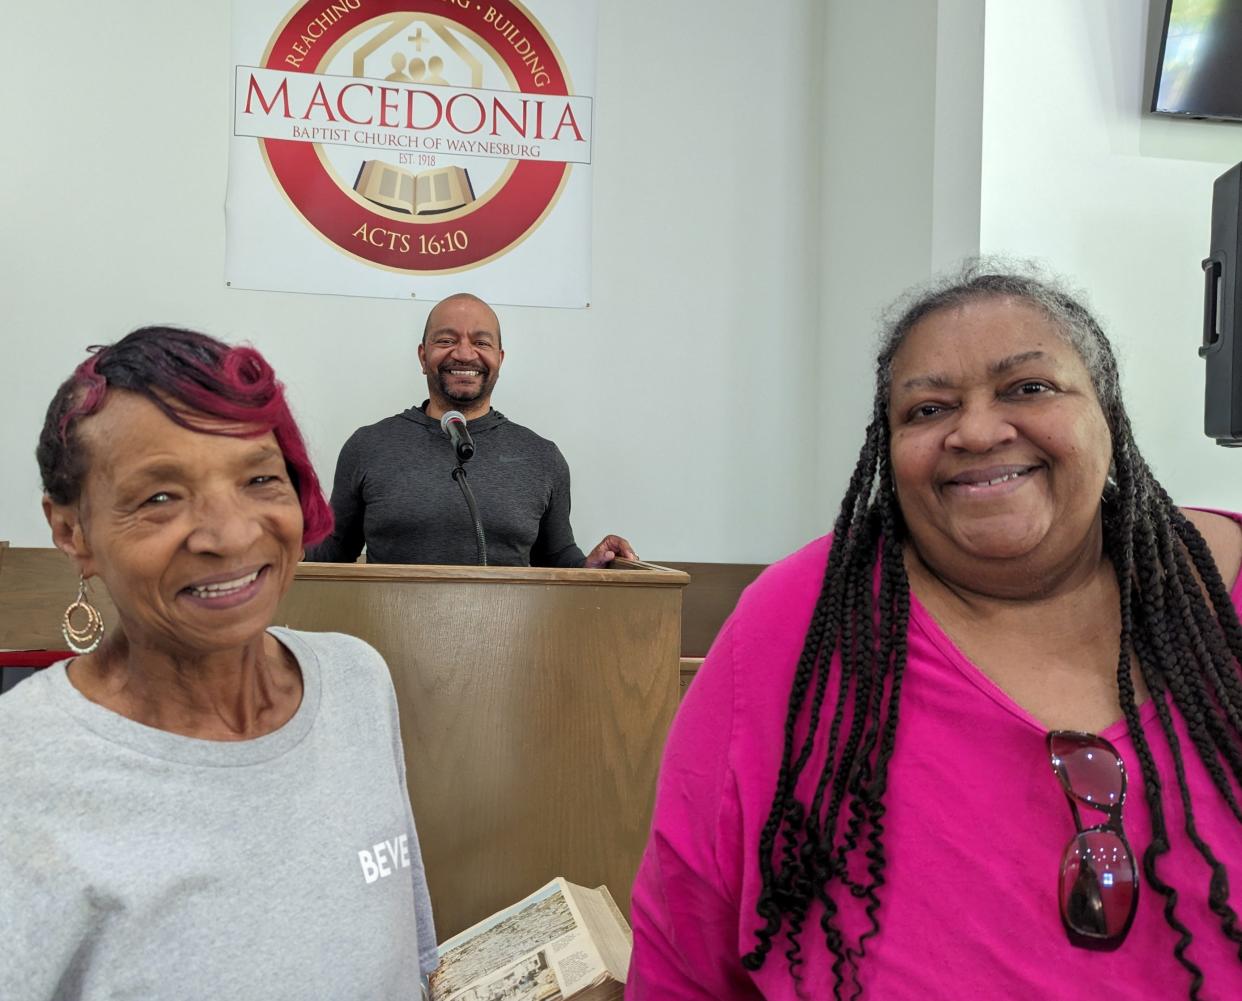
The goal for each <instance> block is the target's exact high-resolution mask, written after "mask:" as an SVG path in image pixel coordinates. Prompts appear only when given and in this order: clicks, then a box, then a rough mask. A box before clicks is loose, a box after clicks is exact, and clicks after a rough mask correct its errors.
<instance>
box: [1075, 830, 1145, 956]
mask: <svg viewBox="0 0 1242 1001" xmlns="http://www.w3.org/2000/svg"><path fill="white" fill-rule="evenodd" d="M1137 890H1138V879H1137V874H1136V873H1135V871H1134V857H1133V856H1132V855H1131V854H1130V850H1129V849H1128V848H1127V847H1126V846H1125V842H1123V841H1122V840H1121V838H1119V837H1118V836H1117V835H1116V834H1114V833H1113V832H1112V831H1086V832H1085V833H1083V834H1079V835H1077V836H1075V838H1074V840H1073V841H1071V842H1070V844H1069V847H1068V848H1066V849H1065V857H1064V858H1063V859H1062V860H1061V917H1062V919H1063V920H1064V921H1065V924H1066V926H1067V927H1069V928H1072V929H1073V930H1074V931H1076V932H1078V934H1080V935H1085V936H1086V937H1088V938H1098V939H1107V938H1112V937H1114V936H1116V935H1121V934H1122V933H1123V932H1124V931H1125V930H1126V927H1127V926H1128V925H1129V923H1130V915H1131V912H1132V911H1133V910H1134V904H1135V900H1136V891H1137Z"/></svg>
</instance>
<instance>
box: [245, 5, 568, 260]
mask: <svg viewBox="0 0 1242 1001" xmlns="http://www.w3.org/2000/svg"><path fill="white" fill-rule="evenodd" d="M591 112H592V109H591V99H590V97H589V96H583V95H575V94H574V93H573V91H572V87H571V82H570V79H569V73H568V71H567V69H566V67H565V63H564V60H563V59H562V57H561V54H560V52H559V51H558V50H557V47H556V44H555V42H554V41H553V39H552V38H550V37H549V36H548V33H547V32H546V31H545V30H544V29H543V27H542V26H541V25H540V24H539V22H538V21H536V20H535V18H534V17H533V16H532V15H531V14H530V12H529V11H527V10H526V9H525V8H524V7H523V6H522V5H521V4H519V3H516V2H512V0H492V2H490V3H488V2H480V3H476V2H475V0H340V2H338V3H331V4H327V5H325V4H324V3H323V2H322V0H319V2H317V3H306V4H302V5H300V6H298V7H296V8H295V9H294V10H293V11H292V12H291V13H290V14H289V15H288V17H287V18H286V19H285V21H284V23H282V24H281V25H280V26H279V27H278V28H277V29H276V31H275V33H274V34H273V35H272V37H271V39H270V41H269V43H268V45H267V50H266V51H265V52H264V54H263V58H262V63H261V65H260V66H238V67H236V76H235V93H234V109H233V127H234V133H235V134H236V135H239V136H253V137H255V138H256V139H257V140H258V142H259V145H260V147H261V148H262V152H263V157H264V159H265V161H266V163H267V166H268V169H269V171H270V173H271V175H272V178H273V180H274V181H275V183H276V184H277V185H278V187H279V188H280V190H281V191H282V192H283V193H284V195H285V196H286V197H287V199H288V201H289V202H290V204H291V205H292V206H293V207H294V209H296V211H297V212H298V213H300V214H301V216H302V218H303V219H305V220H306V222H307V224H308V225H310V226H311V227H312V228H313V229H314V230H315V231H317V232H318V233H319V234H320V235H321V236H323V238H324V239H326V240H327V241H329V242H330V243H331V244H333V245H334V246H336V247H338V248H340V249H341V250H342V251H344V252H346V253H348V254H350V255H353V256H354V257H357V258H360V259H362V260H364V261H368V262H370V263H371V264H374V265H378V266H380V267H383V268H387V269H391V270H394V271H400V272H405V273H408V274H442V273H446V272H452V271H460V270H462V269H465V268H471V267H474V266H476V265H479V264H483V263H485V262H487V261H490V260H494V259H496V258H497V257H499V256H501V255H503V254H505V253H506V252H508V251H509V250H511V249H512V248H514V247H515V246H517V245H518V244H520V243H521V242H522V241H523V240H524V239H525V238H526V237H527V236H528V235H529V234H530V233H531V232H532V231H533V230H534V229H535V228H536V227H538V226H539V224H540V223H541V222H542V221H543V220H544V218H545V217H546V216H547V214H548V213H549V212H550V211H551V210H552V209H553V207H554V206H555V204H556V202H557V199H558V198H559V196H560V193H561V191H562V190H563V188H564V186H565V183H566V181H567V180H568V178H569V174H570V171H571V170H572V169H573V166H574V164H588V163H590V161H591V126H592V114H591Z"/></svg>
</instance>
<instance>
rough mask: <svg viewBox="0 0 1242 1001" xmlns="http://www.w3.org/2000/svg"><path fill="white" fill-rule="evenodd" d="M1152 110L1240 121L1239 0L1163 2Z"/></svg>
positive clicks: (1241, 22)
mask: <svg viewBox="0 0 1242 1001" xmlns="http://www.w3.org/2000/svg"><path fill="white" fill-rule="evenodd" d="M1151 110H1152V111H1154V112H1156V113H1158V114H1166V115H1181V116H1185V117H1189V118H1223V119H1228V120H1231V121H1242V0H1168V7H1167V8H1166V10H1165V15H1164V33H1163V35H1162V36H1161V39H1160V58H1159V60H1158V61H1157V63H1156V86H1155V90H1154V93H1153V94H1152V102H1151Z"/></svg>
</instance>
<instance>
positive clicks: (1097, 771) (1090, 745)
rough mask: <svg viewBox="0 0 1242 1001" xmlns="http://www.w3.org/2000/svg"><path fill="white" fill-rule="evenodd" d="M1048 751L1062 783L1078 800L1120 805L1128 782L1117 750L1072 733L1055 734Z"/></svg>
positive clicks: (1101, 804) (1104, 804) (1103, 804)
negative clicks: (1050, 752)
mask: <svg viewBox="0 0 1242 1001" xmlns="http://www.w3.org/2000/svg"><path fill="white" fill-rule="evenodd" d="M1049 749H1050V750H1051V751H1052V764H1053V767H1055V768H1056V770H1057V775H1059V776H1060V778H1061V782H1062V783H1063V784H1064V785H1065V787H1066V788H1067V789H1068V790H1069V791H1070V792H1071V793H1073V794H1074V795H1075V796H1077V797H1078V798H1079V799H1081V800H1084V801H1085V802H1088V803H1094V804H1096V805H1099V806H1105V807H1108V806H1116V805H1117V804H1118V803H1120V802H1121V797H1122V794H1123V793H1124V792H1125V788H1126V779H1125V772H1124V771H1123V770H1122V765H1121V761H1120V760H1119V759H1118V757H1117V755H1116V753H1115V752H1114V751H1112V750H1110V749H1109V748H1107V747H1105V746H1103V745H1102V744H1100V743H1099V742H1098V740H1097V739H1096V738H1089V737H1086V736H1079V735H1077V734H1072V733H1058V734H1053V735H1052V737H1051V739H1050V741H1049Z"/></svg>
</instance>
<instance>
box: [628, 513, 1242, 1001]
mask: <svg viewBox="0 0 1242 1001" xmlns="http://www.w3.org/2000/svg"><path fill="white" fill-rule="evenodd" d="M1232 517H1235V520H1242V519H1239V518H1237V516H1232ZM828 545H829V539H826V538H825V539H820V540H818V541H816V542H813V543H811V544H810V545H809V546H807V547H806V548H804V549H802V550H801V551H800V552H798V553H795V554H794V555H793V556H791V557H789V558H788V559H786V560H783V561H782V562H780V563H778V564H775V565H774V566H772V567H770V568H769V569H768V570H767V571H766V572H765V573H764V575H763V576H762V577H761V578H760V580H759V581H758V582H756V583H755V584H754V585H753V586H752V587H751V588H750V589H748V590H747V592H746V593H745V594H744V595H743V596H742V599H741V601H740V602H739V603H738V606H737V609H736V611H735V612H734V614H733V615H732V617H731V618H730V619H729V621H728V622H727V623H726V625H725V627H724V628H723V629H722V630H721V633H720V635H719V637H717V639H716V642H715V644H714V645H713V647H712V650H711V653H710V654H709V656H708V658H707V661H706V662H705V663H704V665H703V667H702V669H701V670H700V671H699V674H698V676H697V677H696V678H695V680H694V683H693V684H692V685H691V687H690V690H689V692H688V693H687V694H686V697H685V701H684V702H683V704H682V706H681V709H680V711H679V712H678V715H677V719H676V721H675V722H674V724H673V729H672V731H671V733H670V735H669V740H668V744H667V746H666V748H665V752H664V763H663V766H662V769H661V774H660V781H659V786H658V789H657V793H656V807H655V817H654V820H653V822H652V833H651V839H650V841H649V842H648V845H647V851H646V854H645V856H644V858H643V862H642V866H641V868H640V870H639V873H638V878H637V881H636V882H635V885H634V895H633V905H632V906H633V922H634V953H633V959H632V962H631V966H630V974H629V985H628V988H627V991H626V997H627V998H628V999H631V1001H678V999H688V998H693V999H702V1001H707V999H710V1001H726V999H733V998H769V999H782V1001H783V999H793V998H796V997H797V996H798V995H797V994H796V992H795V990H794V985H793V982H792V980H791V977H790V975H789V972H788V965H787V962H786V960H785V957H784V951H785V944H784V935H783V933H782V935H781V936H780V937H779V938H777V939H775V940H774V943H773V949H772V951H771V952H770V953H769V954H768V956H767V960H766V961H765V963H764V965H763V967H762V968H761V969H760V970H759V972H758V973H755V974H751V973H748V972H747V971H746V970H744V969H743V968H742V965H741V962H740V960H739V957H740V956H741V955H743V954H744V953H746V952H749V951H750V950H751V949H752V948H753V946H754V941H755V939H754V931H755V929H756V928H758V927H759V926H760V924H761V922H760V921H759V918H758V917H757V915H756V912H755V900H756V898H757V895H758V892H759V886H760V883H759V872H758V867H757V865H756V864H755V859H756V858H757V857H758V854H759V847H758V840H759V834H760V831H761V830H762V828H763V825H764V823H765V821H766V819H767V814H768V809H769V806H770V805H771V800H772V793H773V789H774V783H775V780H776V775H777V772H778V770H779V767H780V751H781V734H783V733H784V726H785V716H786V711H787V705H788V697H789V686H790V682H791V679H792V675H793V669H794V666H795V664H796V662H797V659H798V655H799V652H800V651H801V647H802V641H803V637H804V635H805V630H806V625H807V623H808V622H809V621H810V616H811V610H812V608H813V607H814V604H815V598H816V595H817V593H818V591H819V586H820V582H821V579H822V576H823V569H824V564H825V561H826V559H827V552H828ZM1233 600H1234V606H1235V607H1242V587H1239V586H1238V585H1237V584H1235V585H1234V589H1233ZM1015 655H1019V656H1020V655H1021V654H1020V651H1015ZM832 704H833V703H832V694H831V693H830V694H829V701H828V702H827V705H828V706H829V707H831V705H832ZM1140 715H1141V717H1142V719H1143V725H1144V727H1145V729H1146V731H1147V734H1148V739H1149V741H1150V743H1151V746H1152V749H1153V754H1154V755H1155V759H1156V763H1157V766H1158V768H1159V771H1160V774H1161V776H1162V777H1164V779H1165V782H1164V790H1165V791H1164V806H1165V816H1166V822H1167V825H1168V829H1169V832H1170V841H1171V842H1172V846H1173V847H1172V850H1171V851H1170V852H1169V853H1168V854H1167V855H1164V856H1162V857H1161V859H1160V860H1159V862H1158V870H1157V871H1158V872H1159V873H1160V874H1161V876H1162V877H1163V878H1164V879H1165V881H1166V882H1168V883H1171V884H1172V885H1173V886H1174V887H1175V888H1176V889H1177V890H1178V908H1177V913H1178V915H1179V917H1180V918H1181V919H1182V921H1183V922H1184V923H1185V924H1186V925H1187V926H1189V928H1190V929H1191V931H1192V932H1193V934H1194V941H1193V942H1192V944H1191V945H1190V948H1189V952H1188V956H1189V957H1190V959H1191V960H1192V961H1194V962H1195V963H1197V964H1198V965H1199V967H1200V968H1202V969H1203V971H1204V974H1205V976H1206V982H1205V985H1204V991H1203V997H1204V998H1207V999H1217V1001H1224V999H1226V998H1236V997H1242V964H1240V963H1239V960H1238V957H1237V955H1236V953H1232V952H1231V951H1230V948H1229V946H1228V941H1227V939H1226V938H1225V937H1224V934H1223V933H1222V931H1221V929H1220V924H1219V921H1218V920H1217V919H1216V917H1215V916H1214V915H1213V914H1212V913H1211V912H1210V911H1209V910H1208V906H1207V891H1208V877H1209V870H1208V868H1207V865H1206V864H1205V863H1204V862H1203V861H1202V859H1201V858H1200V856H1199V855H1198V853H1197V852H1196V851H1195V849H1194V847H1193V846H1192V845H1191V844H1190V842H1189V840H1188V839H1187V837H1186V835H1185V821H1184V814H1183V811H1182V807H1181V802H1180V799H1179V798H1178V794H1177V784H1176V778H1175V772H1174V767H1173V762H1172V758H1171V755H1170V753H1169V751H1168V748H1167V746H1166V741H1165V738H1164V736H1163V734H1162V733H1161V732H1160V725H1159V721H1158V720H1157V719H1156V713H1155V704H1154V702H1148V703H1147V704H1145V705H1143V706H1142V707H1140ZM1174 718H1175V720H1176V721H1177V724H1176V726H1177V731H1178V733H1179V734H1180V736H1181V741H1182V752H1183V758H1184V759H1185V762H1186V772H1187V777H1188V780H1189V783H1190V788H1191V789H1192V790H1193V799H1192V805H1193V809H1194V815H1195V820H1196V825H1197V828H1198V830H1199V833H1200V834H1201V835H1202V836H1203V838H1204V839H1205V840H1206V841H1207V843H1208V844H1209V845H1210V846H1211V847H1212V848H1213V849H1214V851H1215V853H1216V856H1217V858H1219V859H1220V860H1221V861H1222V862H1223V863H1224V864H1225V865H1226V866H1228V867H1229V868H1230V870H1231V874H1233V875H1234V881H1233V885H1234V891H1233V897H1232V900H1231V904H1232V906H1233V907H1234V908H1235V910H1238V911H1240V912H1242V890H1239V889H1238V886H1239V884H1240V883H1242V880H1240V879H1239V878H1238V875H1237V874H1238V873H1239V872H1242V825H1240V824H1238V822H1237V821H1236V820H1235V819H1234V818H1233V816H1232V815H1231V814H1230V812H1229V808H1228V806H1227V805H1226V804H1225V802H1224V800H1223V798H1222V797H1221V796H1220V795H1219V793H1217V791H1216V790H1215V789H1214V788H1213V786H1212V784H1211V780H1210V778H1209V776H1208V775H1207V772H1206V770H1205V769H1204V768H1203V766H1202V765H1201V764H1200V762H1199V757H1198V754H1197V753H1196V751H1195V749H1194V747H1193V745H1192V744H1191V743H1190V739H1189V737H1188V736H1187V734H1186V730H1185V726H1184V725H1183V724H1182V723H1181V717H1180V715H1179V714H1177V713H1176V712H1175V713H1174ZM826 729H827V725H826V722H825V725H824V726H822V727H821V733H822V731H824V730H826ZM1044 734H1045V729H1044V727H1043V726H1042V725H1041V724H1040V723H1038V722H1037V721H1036V720H1035V719H1033V718H1032V717H1031V716H1030V715H1029V714H1027V713H1026V712H1025V711H1024V710H1023V709H1022V708H1020V707H1019V706H1018V705H1017V704H1016V703H1014V702H1013V700H1012V699H1010V698H1009V697H1008V696H1007V695H1006V694H1005V693H1004V692H1003V691H1001V690H1000V689H999V688H998V687H997V686H996V685H995V684H993V682H992V681H991V680H989V679H988V678H987V677H986V676H985V675H984V674H983V673H982V672H980V671H979V669H978V668H976V667H975V666H974V665H973V664H971V663H970V662H969V661H968V660H967V659H966V658H965V657H964V656H963V655H962V653H961V652H960V651H959V650H958V649H957V648H956V647H955V646H954V645H953V643H952V642H951V641H950V640H949V638H948V637H947V636H946V635H945V634H944V633H943V632H942V631H941V629H940V627H939V626H938V625H937V624H936V623H935V621H934V620H933V619H932V617H931V616H930V615H929V614H928V613H927V612H926V610H924V609H923V607H922V606H921V605H920V604H919V603H918V602H917V600H913V599H912V601H911V609H910V629H909V659H908V667H907V673H906V680H905V687H904V690H903V693H902V701H901V722H900V726H899V727H898V730H897V740H896V746H895V750H894V755H893V759H892V761H891V763H890V768H889V787H888V791H887V794H886V796H885V803H886V805H887V807H888V812H887V814H886V818H885V819H886V826H887V830H886V834H885V847H886V850H887V855H888V862H887V868H886V870H885V878H886V880H887V884H886V885H885V886H884V887H883V888H882V889H881V890H880V899H881V907H880V912H879V920H880V932H879V934H878V936H876V937H875V938H873V939H871V940H870V941H869V942H868V944H867V955H866V957H865V958H864V959H863V960H862V963H861V966H860V979H861V983H862V986H863V989H864V995H863V996H864V998H868V999H878V1001H903V999H911V1001H914V999H918V1001H926V999H929V998H931V999H942V998H954V999H956V998H962V999H972V1001H973V999H976V998H1000V997H1003V998H1005V999H1007V1001H1022V999H1030V1001H1046V999H1048V998H1056V999H1058V1001H1104V999H1109V998H1127V999H1131V998H1153V999H1154V998H1159V999H1162V1001H1163V999H1167V998H1172V997H1185V996H1186V995H1187V992H1188V989H1189V983H1190V978H1189V974H1187V973H1186V971H1185V970H1184V969H1183V968H1182V967H1181V966H1180V965H1179V964H1178V963H1177V961H1176V960H1175V959H1174V956H1173V946H1174V943H1175V941H1176V936H1175V934H1174V932H1173V930H1172V929H1171V928H1170V927H1169V926H1168V924H1167V923H1166V922H1165V920H1164V917H1163V914H1162V911H1161V907H1162V904H1163V898H1162V897H1161V896H1160V895H1159V894H1157V893H1156V892H1155V891H1154V890H1153V889H1152V888H1151V886H1150V885H1148V883H1147V880H1146V878H1145V876H1144V875H1143V874H1142V871H1141V865H1142V862H1141V855H1142V852H1143V851H1144V849H1145V848H1146V847H1147V844H1148V842H1149V840H1150V835H1151V823H1150V818H1149V814H1148V809H1147V805H1146V802H1145V800H1144V792H1143V779H1142V774H1141V772H1140V769H1139V764H1138V760H1137V756H1136V754H1135V752H1134V747H1133V744H1132V742H1131V740H1130V737H1129V736H1128V734H1127V733H1126V726H1125V722H1124V721H1118V722H1117V723H1115V724H1114V725H1113V726H1110V727H1109V728H1108V729H1107V730H1105V731H1103V736H1105V737H1106V738H1107V739H1108V740H1110V741H1111V742H1112V743H1113V744H1114V745H1115V746H1116V747H1117V749H1118V750H1119V751H1120V752H1121V754H1122V756H1123V757H1124V758H1125V761H1126V768H1127V774H1128V778H1129V788H1128V790H1127V794H1126V801H1125V808H1124V817H1123V820H1124V826H1125V830H1126V835H1127V837H1128V838H1129V841H1130V844H1131V847H1132V848H1133V850H1134V853H1135V857H1136V859H1137V860H1138V863H1139V866H1140V883H1141V886H1140V890H1139V904H1138V912H1137V914H1136V916H1135V919H1134V924H1133V926H1132V927H1131V929H1130V933H1129V935H1128V937H1127V938H1126V940H1125V942H1124V943H1123V944H1122V945H1121V946H1120V947H1119V948H1118V949H1117V950H1116V951H1114V952H1093V951H1089V950H1086V949H1081V948H1077V947H1074V946H1072V945H1070V944H1069V941H1068V939H1067V937H1066V934H1065V931H1064V930H1063V928H1062V926H1061V920H1060V916H1059V912H1058V905H1057V895H1056V886H1057V875H1058V870H1059V867H1060V862H1061V854H1062V852H1063V850H1064V849H1065V846H1066V844H1067V843H1068V842H1069V840H1070V838H1071V837H1072V836H1073V834H1074V832H1075V827H1074V821H1073V818H1072V816H1071V814H1070V810H1069V806H1068V804H1067V801H1066V798H1065V795H1064V794H1063V793H1062V791H1061V788H1060V786H1059V785H1058V783H1057V780H1056V778H1055V776H1054V775H1053V772H1052V768H1051V767H1050V764H1049V760H1048V753H1047V750H1046V749H1045V744H1044ZM822 751H823V748H822V745H821V747H820V756H819V758H818V760H816V759H812V761H811V762H810V763H809V764H808V767H807V768H806V770H805V771H804V773H803V775H802V781H801V782H800V784H799V799H800V801H801V802H803V803H809V802H810V791H813V788H814V784H815V782H816V780H817V779H818V777H819V772H820V770H821V767H822V760H823V758H822ZM1095 816H1096V815H1095V813H1094V812H1093V811H1091V810H1089V809H1088V810H1085V811H1084V814H1083V819H1084V823H1086V824H1092V823H1099V822H1102V821H1103V819H1104V817H1103V815H1102V814H1100V815H1099V819H1098V820H1097V819H1094V818H1095ZM1088 818H1092V819H1088ZM834 898H835V899H836V900H837V902H838V904H840V905H841V906H842V911H843V917H844V918H845V921H844V924H845V927H846V929H847V932H848V933H849V940H850V941H851V942H852V941H854V940H855V936H856V934H857V931H858V930H859V929H860V927H861V922H860V916H861V915H860V908H859V906H858V902H857V901H853V900H847V901H843V900H842V894H841V892H840V890H839V888H838V887H835V886H834ZM821 913H822V908H820V907H818V906H816V907H814V908H813V909H812V910H811V912H810V917H809V919H808V921H807V923H806V926H805V928H804V929H803V932H802V935H801V942H802V946H803V956H804V958H805V959H806V964H805V965H804V966H803V967H801V970H802V975H803V982H804V985H805V991H804V996H805V997H808V998H815V999H822V998H831V997H832V989H831V985H832V976H831V973H830V969H829V967H830V963H831V953H829V951H828V949H827V946H826V945H825V944H824V939H823V934H822V932H821V931H820V929H819V925H818V919H819V917H820V915H821ZM845 996H847V997H848V996H849V991H848V989H847V990H846V992H845Z"/></svg>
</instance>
